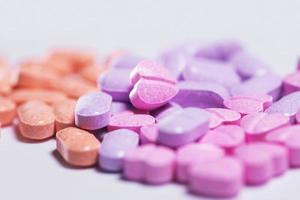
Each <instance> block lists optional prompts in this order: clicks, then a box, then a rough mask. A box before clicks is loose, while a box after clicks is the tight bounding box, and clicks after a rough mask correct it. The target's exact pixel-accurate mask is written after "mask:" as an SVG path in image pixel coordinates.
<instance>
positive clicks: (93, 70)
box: [80, 64, 107, 84]
mask: <svg viewBox="0 0 300 200" xmlns="http://www.w3.org/2000/svg"><path fill="white" fill-rule="evenodd" d="M105 70H107V65H105V64H101V65H100V66H96V65H92V66H87V67H85V68H83V69H82V70H81V71H80V74H81V76H82V77H83V78H84V79H86V80H88V81H90V82H91V83H93V84H96V83H97V80H98V78H99V76H100V74H101V73H102V72H104V71H105Z"/></svg>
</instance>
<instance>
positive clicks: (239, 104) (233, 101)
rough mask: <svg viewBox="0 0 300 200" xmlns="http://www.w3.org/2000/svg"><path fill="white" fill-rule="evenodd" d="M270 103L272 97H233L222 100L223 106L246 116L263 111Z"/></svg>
mask: <svg viewBox="0 0 300 200" xmlns="http://www.w3.org/2000/svg"><path fill="white" fill-rule="evenodd" d="M271 102H272V97H271V96H269V95H247V96H233V97H231V98H229V99H226V100H224V106H225V107H227V108H229V109H231V110H234V111H237V112H239V113H241V114H242V115H246V114H251V113H257V112H262V111H264V109H265V108H267V107H268V106H270V104H271Z"/></svg>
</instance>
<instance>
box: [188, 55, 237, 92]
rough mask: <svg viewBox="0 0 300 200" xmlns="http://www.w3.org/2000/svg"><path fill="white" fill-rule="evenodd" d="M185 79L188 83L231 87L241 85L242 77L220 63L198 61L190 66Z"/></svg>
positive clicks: (226, 65)
mask: <svg viewBox="0 0 300 200" xmlns="http://www.w3.org/2000/svg"><path fill="white" fill-rule="evenodd" d="M183 79H184V80H187V81H212V82H217V83H219V84H222V85H224V86H225V87H231V86H234V85H237V84H239V83H240V77H239V76H238V74H237V73H236V72H235V70H234V68H233V67H232V66H231V65H229V64H226V63H224V62H220V61H214V60H208V59H198V60H197V62H192V63H191V64H189V65H188V66H187V67H186V68H185V70H184V72H183Z"/></svg>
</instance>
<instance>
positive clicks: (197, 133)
mask: <svg viewBox="0 0 300 200" xmlns="http://www.w3.org/2000/svg"><path fill="white" fill-rule="evenodd" d="M208 129H209V113H207V112H206V111H205V110H202V109H199V108H193V107H190V108H185V109H182V110H178V111H176V112H174V113H172V115H169V116H167V117H164V118H163V119H162V120H161V121H159V122H158V137H157V141H158V143H160V144H163V145H166V146H169V147H180V146H182V145H185V144H188V143H190V142H194V141H196V140H197V139H199V138H200V137H201V136H203V135H204V134H206V133H207V131H208Z"/></svg>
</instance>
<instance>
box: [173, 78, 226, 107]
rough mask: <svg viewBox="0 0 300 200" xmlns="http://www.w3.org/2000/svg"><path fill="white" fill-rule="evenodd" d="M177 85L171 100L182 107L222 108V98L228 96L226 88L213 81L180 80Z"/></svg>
mask: <svg viewBox="0 0 300 200" xmlns="http://www.w3.org/2000/svg"><path fill="white" fill-rule="evenodd" d="M178 87H179V92H178V94H177V95H176V96H175V97H174V98H173V99H172V102H174V103H177V104H178V105H180V106H182V107H199V108H215V107H217V108H222V107H223V101H224V99H227V98H229V93H228V91H227V89H226V88H225V87H224V86H222V85H220V84H217V83H213V82H193V81H181V82H179V83H178Z"/></svg>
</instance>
